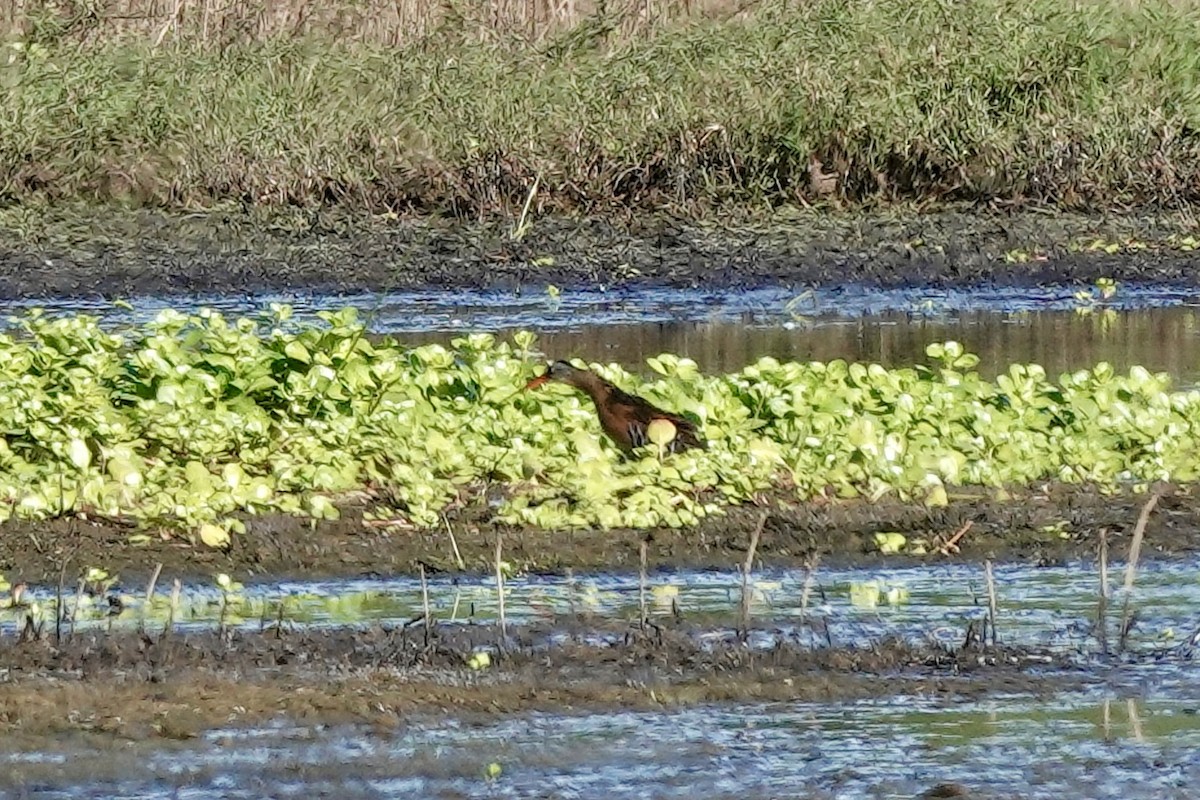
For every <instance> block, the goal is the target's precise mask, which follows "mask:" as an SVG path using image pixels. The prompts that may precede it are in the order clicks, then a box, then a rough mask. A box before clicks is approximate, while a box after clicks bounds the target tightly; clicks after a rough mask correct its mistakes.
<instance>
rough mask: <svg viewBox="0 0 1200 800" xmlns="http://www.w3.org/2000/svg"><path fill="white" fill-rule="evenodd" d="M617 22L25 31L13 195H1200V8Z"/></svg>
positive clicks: (758, 200) (825, 12)
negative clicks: (384, 39)
mask: <svg viewBox="0 0 1200 800" xmlns="http://www.w3.org/2000/svg"><path fill="white" fill-rule="evenodd" d="M598 19H599V18H590V19H588V20H585V21H583V22H581V23H580V24H579V25H577V26H575V27H574V28H572V29H571V30H569V31H567V32H565V33H562V34H561V35H558V36H556V37H553V38H550V39H547V40H543V41H540V42H536V43H533V42H530V41H529V40H527V39H517V38H506V39H504V41H503V42H502V43H499V44H495V43H493V44H490V45H481V44H479V43H478V42H476V41H464V40H463V38H462V37H461V36H455V35H452V34H450V33H446V32H444V31H443V32H442V33H439V34H436V35H431V36H429V37H426V38H424V39H421V40H420V41H415V42H412V43H409V44H406V45H402V46H396V47H386V46H383V45H368V44H356V43H354V42H352V41H338V40H334V39H332V38H329V39H325V40H322V39H316V38H311V37H310V38H303V39H291V40H283V39H273V40H269V41H262V42H245V43H239V44H232V45H228V46H224V47H220V48H216V47H211V46H208V45H207V44H205V43H203V42H199V41H196V42H190V43H189V42H188V41H180V42H171V41H168V42H165V43H163V44H161V45H160V46H159V47H157V48H155V47H153V46H152V42H150V41H149V40H148V39H147V40H145V41H142V40H136V39H135V40H130V39H127V38H125V39H120V40H101V41H99V42H93V43H90V44H86V45H81V44H67V43H65V42H63V41H60V42H58V43H52V44H49V45H46V49H45V50H39V51H38V52H32V51H31V50H30V49H29V48H28V47H26V48H25V49H23V50H20V51H18V50H15V49H10V50H9V51H8V52H7V53H5V55H4V57H0V63H2V62H3V61H5V60H11V62H12V63H10V64H9V65H8V66H6V67H2V68H0V202H2V203H6V204H14V203H23V202H29V201H31V200H34V199H39V200H44V201H57V200H67V199H69V200H80V199H83V200H93V201H101V202H110V201H118V202H127V203H134V204H144V205H152V206H159V207H166V208H172V209H180V208H205V207H211V206H213V205H217V204H225V203H230V202H234V203H237V202H240V203H248V204H265V205H274V206H284V205H302V206H312V205H330V204H350V205H352V206H355V207H359V208H364V209H369V210H372V211H375V212H381V211H387V210H407V209H416V210H422V211H437V212H449V213H455V214H460V215H471V216H474V215H487V214H491V213H496V212H501V213H518V212H519V211H520V209H521V207H522V205H523V204H524V203H525V201H526V200H527V198H528V196H529V191H530V187H531V186H532V184H533V181H534V179H535V178H540V181H539V184H538V185H539V191H538V196H537V198H536V202H537V203H538V206H539V208H543V209H544V208H546V207H559V208H570V209H574V210H585V211H587V210H590V211H595V210H602V209H606V208H612V207H621V208H631V207H632V208H634V209H638V208H652V207H653V208H660V207H664V206H665V207H669V208H672V209H674V210H676V211H681V212H685V213H688V212H690V213H707V212H711V211H713V210H716V209H720V208H722V207H728V206H736V207H765V206H771V205H781V204H802V203H818V202H831V203H838V204H843V205H844V204H862V203H887V202H891V201H896V200H914V199H915V200H918V201H931V202H936V201H942V200H962V199H1002V200H1009V199H1021V198H1024V199H1030V200H1037V201H1042V202H1051V203H1058V204H1061V205H1064V206H1071V207H1088V208H1107V207H1114V206H1122V205H1131V204H1139V205H1154V206H1178V205H1181V204H1183V203H1187V202H1191V201H1194V200H1196V199H1198V198H1200V139H1198V137H1197V130H1200V13H1198V12H1196V11H1194V10H1192V8H1191V7H1190V4H1186V5H1178V4H1174V3H1172V2H1169V0H1147V2H1143V3H1140V4H1136V5H1129V4H1123V3H1115V2H1114V3H1108V2H1097V3H1091V4H1086V5H1083V6H1079V5H1077V4H1076V5H1072V4H1069V3H1065V2H1063V1H1062V0H1032V1H1027V0H811V1H809V2H804V3H800V4H796V3H787V4H776V5H766V6H761V7H758V8H757V10H755V11H753V12H750V13H747V14H744V15H741V16H740V17H739V18H737V19H727V20H724V21H709V22H704V21H699V22H691V23H688V24H686V25H678V26H673V27H666V28H657V29H655V30H652V31H648V32H645V33H643V34H641V35H638V36H634V37H631V38H625V39H623V40H621V41H615V40H613V39H611V38H610V37H609V34H608V32H609V30H610V28H608V27H606V26H605V25H603V24H599V22H598V21H597V20H598ZM9 56H11V59H10V58H9ZM822 176H826V177H825V179H822ZM829 178H832V180H830V179H829Z"/></svg>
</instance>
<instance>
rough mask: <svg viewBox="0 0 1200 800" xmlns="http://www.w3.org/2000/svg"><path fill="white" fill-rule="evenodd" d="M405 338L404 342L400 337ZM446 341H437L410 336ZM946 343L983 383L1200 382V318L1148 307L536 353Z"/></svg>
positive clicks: (635, 362)
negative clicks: (1024, 376) (1109, 369)
mask: <svg viewBox="0 0 1200 800" xmlns="http://www.w3.org/2000/svg"><path fill="white" fill-rule="evenodd" d="M405 338H408V337H405ZM414 338H416V339H419V340H423V341H446V340H447V338H448V337H446V336H444V335H420V336H416V337H414ZM948 339H953V340H956V341H959V342H962V343H963V344H964V346H965V347H966V348H967V349H968V350H969V351H970V352H973V353H976V354H977V355H978V356H979V357H980V366H979V369H980V370H981V371H982V372H983V373H984V374H985V375H987V376H988V377H991V376H993V375H994V374H995V373H996V372H998V371H1002V370H1005V369H1007V368H1008V365H1009V364H1012V363H1035V364H1041V365H1042V366H1043V367H1045V368H1046V370H1047V372H1048V373H1049V374H1050V375H1051V376H1057V375H1058V374H1059V373H1061V372H1065V371H1070V370H1074V369H1080V368H1083V367H1090V366H1092V365H1094V364H1096V363H1097V362H1100V361H1108V362H1109V363H1111V364H1112V365H1113V366H1114V367H1115V368H1116V369H1118V370H1120V371H1124V370H1126V369H1128V368H1129V367H1131V366H1133V365H1135V364H1140V365H1142V366H1144V367H1146V368H1147V369H1149V370H1151V371H1153V372H1158V371H1163V372H1167V373H1170V374H1171V375H1172V376H1174V377H1175V379H1176V380H1177V381H1180V382H1181V383H1182V384H1188V385H1191V384H1194V383H1196V382H1198V381H1200V309H1196V308H1190V307H1177V308H1156V309H1145V310H1140V311H1126V312H1120V313H1117V314H1116V315H1115V317H1113V318H1111V319H1110V318H1106V317H1103V316H1097V315H1092V316H1080V315H1078V314H1075V313H1074V312H1071V311H1040V312H1017V313H992V312H972V313H967V314H959V315H956V316H953V317H945V318H932V319H930V318H923V317H921V316H916V315H910V314H903V313H896V312H893V313H888V314H882V315H878V316H871V317H862V318H858V319H852V320H844V319H825V320H815V321H812V322H810V323H807V324H806V325H804V326H799V325H797V326H794V327H783V326H781V325H776V326H770V327H767V326H761V325H756V324H744V323H739V322H728V321H720V322H669V323H654V324H641V325H610V326H602V327H587V328H583V329H581V330H567V331H547V332H544V333H542V334H541V335H540V337H539V340H538V341H539V346H540V347H541V349H542V350H544V351H545V352H546V353H547V354H550V355H552V356H553V357H562V356H578V357H581V358H584V359H587V360H589V361H600V362H609V361H616V362H619V363H621V364H625V365H627V366H630V367H633V368H638V367H640V366H641V365H644V363H645V359H646V358H648V357H651V356H656V355H659V354H660V353H676V354H678V355H681V356H686V357H688V358H691V359H694V360H695V361H696V362H697V363H698V364H700V366H701V368H702V369H703V370H705V371H729V370H737V369H740V368H741V367H743V366H745V365H746V364H749V363H752V362H754V361H756V360H757V359H759V358H761V357H762V356H772V357H774V358H777V359H779V360H781V361H782V360H788V361H792V360H798V361H810V360H812V361H829V360H832V359H836V358H841V359H845V360H847V361H864V362H877V363H880V364H883V365H884V366H887V367H893V366H910V365H912V364H914V363H923V362H925V361H926V360H927V359H926V358H925V347H926V346H927V345H929V344H930V343H931V342H940V341H945V340H948Z"/></svg>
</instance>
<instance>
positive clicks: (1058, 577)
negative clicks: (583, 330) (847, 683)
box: [0, 559, 1200, 652]
mask: <svg viewBox="0 0 1200 800" xmlns="http://www.w3.org/2000/svg"><path fill="white" fill-rule="evenodd" d="M1112 569H1113V574H1114V575H1120V574H1122V573H1121V572H1120V570H1121V569H1123V567H1122V565H1120V564H1114V565H1112ZM1198 574H1200V560H1196V559H1191V560H1178V561H1151V562H1147V563H1144V564H1143V565H1142V566H1141V567H1140V568H1139V571H1138V575H1137V583H1136V587H1135V593H1134V601H1135V607H1136V608H1137V610H1138V612H1139V623H1138V626H1137V628H1136V629H1135V633H1134V637H1133V639H1132V645H1133V646H1134V648H1143V649H1152V650H1157V649H1162V648H1167V647H1172V646H1176V645H1179V644H1181V643H1182V642H1184V641H1185V640H1187V639H1188V638H1189V637H1190V636H1191V634H1192V632H1193V631H1194V630H1195V629H1196V627H1197V626H1198V625H1200V617H1198V616H1197V615H1196V612H1195V609H1196V608H1197V607H1200V580H1197V575H1198ZM995 575H996V582H997V586H998V596H999V601H1000V614H999V621H998V627H999V629H1000V631H1001V633H1002V635H1003V639H1004V641H1005V642H1006V643H1009V644H1020V645H1027V646H1037V647H1045V648H1053V649H1056V650H1059V651H1063V652H1073V651H1076V650H1091V649H1092V648H1094V645H1095V640H1094V638H1093V636H1092V629H1091V619H1092V618H1093V617H1094V614H1095V609H1096V591H1097V573H1096V570H1095V569H1094V568H1093V567H1092V565H1090V564H1082V563H1080V564H1070V565H1066V566H1055V567H1033V566H1029V565H1024V564H1002V565H998V566H996V567H995ZM806 579H807V573H806V571H805V570H802V569H800V570H758V571H756V572H755V573H754V580H753V582H752V603H751V611H752V613H753V615H754V618H755V620H756V621H758V622H759V623H762V624H764V625H765V626H767V628H768V629H769V630H765V631H761V632H760V633H759V636H758V639H757V642H756V643H757V644H758V645H760V646H770V645H772V644H773V643H774V641H775V637H776V636H777V635H785V636H793V637H799V639H800V641H801V642H811V643H813V644H814V645H816V644H818V643H824V642H825V641H826V640H825V636H824V633H823V632H822V634H821V635H820V637H817V636H816V634H814V633H812V632H811V631H810V630H809V629H808V627H806V626H801V625H800V624H799V623H800V618H801V614H802V607H801V606H802V600H801V598H802V596H803V591H804V584H805V581H806ZM648 583H649V590H648V592H647V606H648V610H649V612H650V614H651V616H652V617H660V618H662V617H667V616H673V615H674V614H676V612H678V614H679V615H680V616H681V617H682V618H683V620H684V621H685V622H688V621H690V622H693V623H695V624H696V626H697V627H698V629H699V630H700V633H698V634H697V635H699V636H700V637H701V638H702V639H703V638H704V637H706V636H711V637H721V636H724V635H726V634H728V633H729V632H730V631H731V629H732V627H733V625H734V624H735V622H736V618H737V612H738V608H739V604H740V602H741V601H740V597H741V588H740V587H741V578H740V576H739V575H738V574H737V573H736V572H734V571H732V570H730V571H704V572H701V571H686V570H685V571H663V572H657V573H654V574H652V575H651V576H650V578H649V581H648ZM505 587H506V592H505V614H506V617H507V619H508V622H509V624H523V623H531V622H539V621H540V622H547V621H552V620H554V619H555V618H556V617H565V616H567V615H571V614H591V615H594V617H595V618H598V619H604V620H623V619H627V620H636V619H638V617H639V616H640V594H639V587H638V577H637V575H628V574H595V575H586V576H580V577H577V578H574V579H567V578H562V577H549V576H514V577H512V578H510V579H508V580H507V581H506V583H505ZM114 593H119V590H114ZM141 594H142V592H140V591H138V590H136V589H133V588H132V587H131V588H130V594H129V595H127V596H126V597H125V600H126V603H127V605H126V608H125V609H124V610H123V611H122V612H121V613H120V614H119V615H116V616H110V615H109V607H108V605H107V604H106V603H105V602H103V601H102V600H100V601H93V600H90V599H89V600H88V602H87V604H86V605H85V606H83V607H82V608H81V611H80V613H78V614H77V626H78V628H79V629H89V628H90V629H95V628H101V627H108V626H110V625H112V626H114V627H117V628H120V627H126V628H128V627H132V626H133V625H135V624H137V621H138V620H139V619H141V618H142V615H143V614H145V615H146V618H147V619H148V620H150V621H151V622H152V623H153V625H159V626H160V625H162V624H164V623H165V621H166V619H167V614H168V609H169V596H168V594H167V593H165V592H164V591H159V592H158V593H157V594H156V596H155V597H154V599H153V600H152V601H151V603H150V605H149V606H148V607H146V606H145V605H144V601H143V600H142V599H141V598H140V595H141ZM889 595H891V599H892V600H893V601H894V602H889ZM28 596H29V598H30V599H31V600H33V601H36V602H38V603H39V604H40V605H42V606H44V607H45V610H44V613H45V615H46V616H47V617H49V618H50V619H53V614H54V612H53V610H52V608H53V603H54V590H53V589H52V588H51V587H45V586H43V587H33V588H32V589H31V590H30V592H29V593H28ZM429 599H430V607H431V609H432V612H433V614H434V615H435V617H436V618H437V619H438V620H439V621H441V622H443V623H445V624H459V625H467V624H489V625H490V624H493V623H495V621H496V617H497V597H496V589H495V582H494V579H491V578H485V577H470V578H462V579H458V580H449V579H433V580H431V581H430V583H429ZM1121 599H1122V596H1121V595H1120V594H1119V593H1118V595H1117V597H1116V598H1115V600H1116V602H1120V601H1121ZM65 602H66V603H67V607H68V609H70V608H71V607H72V606H73V603H74V600H73V598H70V599H68V600H66V601H65ZM422 604H423V600H422V595H421V586H420V583H419V581H416V580H413V579H410V578H391V579H373V580H346V581H317V582H281V583H264V584H258V585H251V586H247V587H244V588H242V589H241V590H239V591H237V592H235V593H233V594H231V595H228V597H226V598H223V597H222V593H221V592H220V590H219V589H218V588H217V586H216V584H215V583H213V584H210V585H196V584H193V585H186V586H185V587H184V590H183V592H182V602H181V607H180V611H179V613H178V614H176V617H175V619H176V622H177V628H178V629H180V630H184V631H189V630H190V631H196V630H203V629H213V628H215V627H217V626H218V625H219V624H221V622H222V620H223V621H224V624H225V625H227V626H229V627H242V628H246V629H248V630H257V629H258V628H260V627H262V626H263V625H264V624H267V623H273V622H275V620H276V619H279V618H282V619H283V620H285V621H286V622H288V623H289V624H291V625H294V626H313V627H319V628H328V627H336V626H355V627H361V626H366V625H370V624H373V623H379V624H385V625H399V624H403V623H404V622H407V621H409V620H413V619H416V618H417V617H419V616H420V615H421V613H422V608H423V605H422ZM986 605H987V603H986V599H985V589H984V582H983V573H982V570H981V569H980V568H979V567H977V566H974V565H969V564H968V565H963V564H953V565H946V566H922V567H891V568H882V569H871V570H866V569H841V570H838V569H828V568H824V567H823V568H821V569H820V571H819V572H818V573H817V574H816V575H815V578H814V583H813V592H812V597H811V600H810V602H809V607H808V609H807V613H808V615H809V616H816V617H819V618H820V619H821V620H822V622H823V623H824V625H825V626H827V627H828V630H829V639H831V640H832V641H833V642H834V643H835V644H837V645H839V646H845V645H854V646H859V647H865V646H869V645H870V644H871V643H872V642H876V641H879V640H881V639H883V638H884V637H887V636H899V637H902V638H905V639H907V640H909V641H912V642H914V643H927V642H929V641H930V639H934V640H937V641H939V642H941V643H943V644H945V645H947V646H957V645H959V644H961V643H962V641H963V636H964V633H965V631H966V628H967V625H968V624H969V622H970V621H972V620H978V619H981V618H982V617H983V616H984V614H985V610H986ZM281 609H282V610H281ZM20 622H23V617H22V616H21V615H19V614H15V613H13V612H9V613H8V614H7V615H6V616H0V632H2V633H4V634H8V635H13V634H15V633H17V632H18V623H20ZM152 627H153V626H152ZM551 643H552V642H551Z"/></svg>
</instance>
